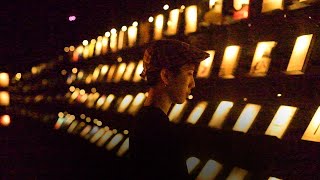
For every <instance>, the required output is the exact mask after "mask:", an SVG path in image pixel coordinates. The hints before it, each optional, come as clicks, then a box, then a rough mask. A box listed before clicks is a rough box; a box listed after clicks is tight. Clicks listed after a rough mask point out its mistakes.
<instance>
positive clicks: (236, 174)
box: [226, 167, 248, 180]
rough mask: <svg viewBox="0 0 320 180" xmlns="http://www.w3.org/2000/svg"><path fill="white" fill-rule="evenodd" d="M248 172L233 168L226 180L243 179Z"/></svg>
mask: <svg viewBox="0 0 320 180" xmlns="http://www.w3.org/2000/svg"><path fill="white" fill-rule="evenodd" d="M247 174H248V171H247V170H245V169H242V168H239V167H234V168H233V169H232V171H231V172H230V174H229V176H228V177H227V179H226V180H241V179H245V177H246V175H247Z"/></svg>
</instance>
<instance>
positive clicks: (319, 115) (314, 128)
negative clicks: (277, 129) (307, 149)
mask: <svg viewBox="0 0 320 180" xmlns="http://www.w3.org/2000/svg"><path fill="white" fill-rule="evenodd" d="M319 127H320V107H318V109H317V111H316V113H315V114H314V116H313V118H312V119H311V121H310V123H309V125H308V127H307V129H306V131H305V132H304V134H303V136H302V138H301V139H303V140H307V141H314V142H320V131H319Z"/></svg>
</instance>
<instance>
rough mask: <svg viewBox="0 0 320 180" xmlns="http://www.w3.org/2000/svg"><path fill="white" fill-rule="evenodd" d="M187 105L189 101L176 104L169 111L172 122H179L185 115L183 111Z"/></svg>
mask: <svg viewBox="0 0 320 180" xmlns="http://www.w3.org/2000/svg"><path fill="white" fill-rule="evenodd" d="M186 106H187V101H185V102H184V103H182V104H175V105H174V106H173V108H172V110H171V111H170V113H169V119H170V121H171V122H175V123H178V122H179V121H180V119H181V117H182V115H183V112H184V110H185V108H186Z"/></svg>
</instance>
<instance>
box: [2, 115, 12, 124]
mask: <svg viewBox="0 0 320 180" xmlns="http://www.w3.org/2000/svg"><path fill="white" fill-rule="evenodd" d="M10 123H11V119H10V116H9V115H2V116H0V125H2V126H9V125H10Z"/></svg>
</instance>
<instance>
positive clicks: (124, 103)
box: [118, 94, 133, 113]
mask: <svg viewBox="0 0 320 180" xmlns="http://www.w3.org/2000/svg"><path fill="white" fill-rule="evenodd" d="M132 99H133V96H132V95H130V94H128V95H126V96H125V97H124V98H123V100H122V101H121V103H120V105H119V107H118V112H119V113H123V112H124V111H125V110H126V109H127V108H128V107H129V105H130V103H131V102H132Z"/></svg>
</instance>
